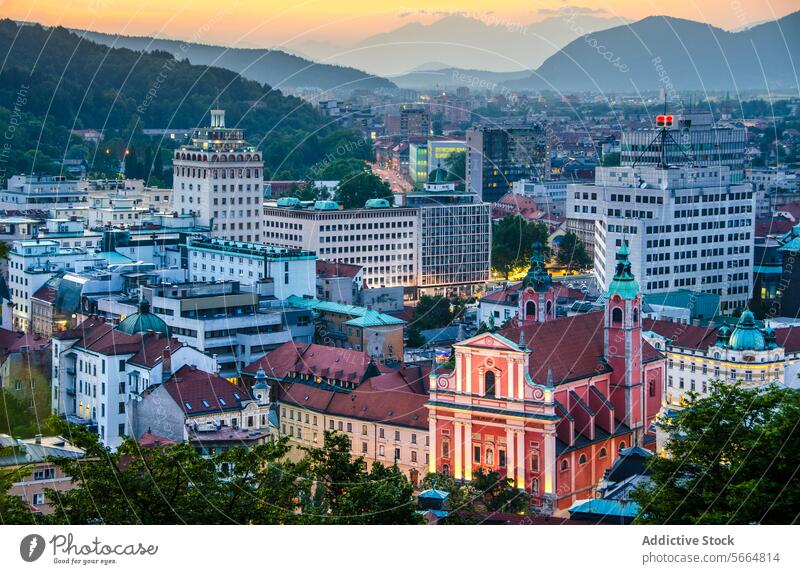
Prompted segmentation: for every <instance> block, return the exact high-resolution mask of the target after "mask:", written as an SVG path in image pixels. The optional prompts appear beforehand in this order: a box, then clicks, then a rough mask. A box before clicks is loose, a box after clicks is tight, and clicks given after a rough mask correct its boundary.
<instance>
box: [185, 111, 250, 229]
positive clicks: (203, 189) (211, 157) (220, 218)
mask: <svg viewBox="0 0 800 574" xmlns="http://www.w3.org/2000/svg"><path fill="white" fill-rule="evenodd" d="M172 165H173V172H174V178H173V186H172V188H173V192H172V210H173V211H175V212H177V213H178V214H179V215H194V216H195V217H196V218H197V219H196V224H197V225H198V226H204V227H209V228H210V229H211V235H212V236H214V237H220V238H224V239H229V240H232V241H247V242H250V241H259V240H260V236H261V203H262V201H263V189H262V185H263V180H264V164H263V162H262V159H261V153H260V152H259V151H258V150H257V149H256V148H255V147H254V146H251V145H249V144H248V143H247V142H246V141H245V139H244V132H243V130H241V129H238V128H226V127H225V111H224V110H211V127H208V128H202V129H198V130H195V132H194V135H193V137H192V143H191V145H185V146H181V148H180V149H179V150H176V151H175V157H174V159H173V162H172Z"/></svg>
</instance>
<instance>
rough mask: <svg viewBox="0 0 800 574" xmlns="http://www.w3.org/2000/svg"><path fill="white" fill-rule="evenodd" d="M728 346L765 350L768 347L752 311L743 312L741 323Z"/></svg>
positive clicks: (744, 349)
mask: <svg viewBox="0 0 800 574" xmlns="http://www.w3.org/2000/svg"><path fill="white" fill-rule="evenodd" d="M728 347H730V348H731V349H734V350H736V351H763V350H764V349H766V348H767V342H766V340H765V339H764V334H763V333H762V332H761V330H760V329H759V328H758V326H757V325H756V318H755V316H754V315H753V313H752V312H750V311H745V312H744V313H742V317H741V319H740V320H739V324H738V325H736V328H735V329H734V330H733V334H732V335H731V338H730V341H728Z"/></svg>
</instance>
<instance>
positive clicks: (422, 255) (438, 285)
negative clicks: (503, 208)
mask: <svg viewBox="0 0 800 574" xmlns="http://www.w3.org/2000/svg"><path fill="white" fill-rule="evenodd" d="M445 177H446V172H445V171H444V169H441V168H437V169H435V170H433V171H432V172H431V174H430V176H429V181H428V183H426V184H425V189H424V191H421V192H412V193H407V194H405V195H404V196H403V201H404V202H405V204H406V205H407V206H408V207H413V208H415V209H416V210H417V211H418V213H419V230H420V231H419V238H418V241H417V258H418V261H419V274H418V277H417V281H418V283H417V285H418V291H419V293H420V294H441V295H444V294H448V295H456V294H458V295H472V294H473V293H475V292H476V291H480V290H482V289H483V287H484V286H485V285H486V282H487V281H489V278H490V274H491V252H492V221H491V207H490V205H489V204H488V203H481V201H480V200H479V199H478V197H477V196H476V195H475V194H473V193H468V192H463V191H455V185H454V184H453V183H452V182H446V181H445Z"/></svg>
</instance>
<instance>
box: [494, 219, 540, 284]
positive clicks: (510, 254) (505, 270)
mask: <svg viewBox="0 0 800 574" xmlns="http://www.w3.org/2000/svg"><path fill="white" fill-rule="evenodd" d="M547 237H548V232H547V226H546V225H545V224H544V223H541V222H539V221H526V220H525V219H524V218H522V217H520V216H519V215H507V216H506V217H504V218H503V219H501V220H500V221H498V222H497V223H495V224H494V226H493V227H492V267H493V268H494V270H495V271H497V272H498V273H501V274H502V275H504V276H505V277H506V278H508V276H509V275H510V274H511V272H512V271H513V270H514V269H516V268H517V267H521V266H524V265H526V264H527V262H528V260H529V259H530V257H531V255H532V246H533V244H534V243H535V242H539V243H541V244H542V245H543V246H545V247H544V249H543V251H544V256H545V259H549V258H550V248H549V247H547Z"/></svg>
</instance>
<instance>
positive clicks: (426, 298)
mask: <svg viewBox="0 0 800 574" xmlns="http://www.w3.org/2000/svg"><path fill="white" fill-rule="evenodd" d="M454 319H455V314H454V313H453V311H452V310H451V308H450V301H449V300H448V299H447V298H445V297H442V296H441V295H422V296H421V297H420V298H419V301H417V306H416V307H414V313H413V315H412V319H411V326H412V327H414V328H416V329H418V330H420V331H424V330H425V329H435V328H437V327H447V326H448V325H449V324H450V323H452V322H453V320H454Z"/></svg>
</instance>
